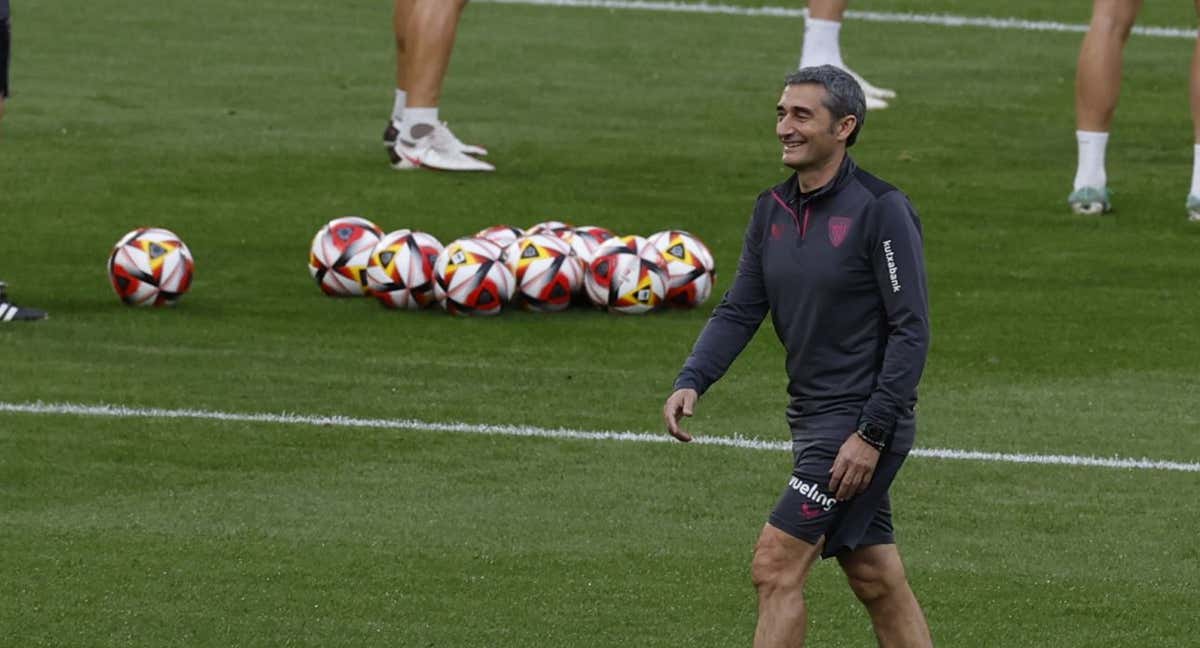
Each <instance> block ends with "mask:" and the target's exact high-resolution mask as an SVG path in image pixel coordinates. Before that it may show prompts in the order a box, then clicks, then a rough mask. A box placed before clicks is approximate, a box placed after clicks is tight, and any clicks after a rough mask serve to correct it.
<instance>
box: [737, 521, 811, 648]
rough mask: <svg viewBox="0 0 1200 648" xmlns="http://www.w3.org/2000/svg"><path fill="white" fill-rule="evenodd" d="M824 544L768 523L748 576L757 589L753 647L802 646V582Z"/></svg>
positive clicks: (804, 622) (803, 617)
mask: <svg viewBox="0 0 1200 648" xmlns="http://www.w3.org/2000/svg"><path fill="white" fill-rule="evenodd" d="M823 544H824V543H823V542H820V543H818V544H816V545H812V544H809V543H807V542H804V541H803V540H800V539H798V538H795V537H792V536H790V535H788V534H786V533H784V532H783V531H780V530H779V529H776V528H775V527H773V526H771V525H770V524H767V525H764V526H763V530H762V533H761V534H760V535H759V537H758V543H757V544H756V545H755V547H754V561H753V563H752V564H751V570H750V571H751V578H752V580H753V581H754V587H755V588H756V589H757V590H758V627H757V628H755V631H754V648H799V647H800V646H803V645H804V631H805V625H806V623H807V614H806V612H805V609H804V583H805V581H807V580H808V573H809V571H810V570H811V569H812V566H813V563H814V562H816V560H817V558H818V557H819V556H820V555H821V547H822V545H823Z"/></svg>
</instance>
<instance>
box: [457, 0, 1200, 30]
mask: <svg viewBox="0 0 1200 648" xmlns="http://www.w3.org/2000/svg"><path fill="white" fill-rule="evenodd" d="M475 1H476V2H486V3H491V4H511V5H532V6H539V7H579V8H592V9H620V10H632V11H668V12H675V13H695V14H722V15H729V16H770V17H780V18H803V17H804V15H805V13H806V12H807V10H806V9H797V8H793V7H740V6H736V5H725V4H709V3H707V2H700V3H691V2H669V1H662V0H475ZM845 17H846V18H849V19H851V20H862V21H865V22H882V23H909V24H917V25H936V26H939V27H982V28H985V29H1015V30H1019V31H1048V32H1071V33H1080V32H1086V31H1087V28H1088V27H1087V25H1081V24H1075V23H1061V22H1052V21H1045V20H1024V19H1022V18H993V17H989V16H957V15H954V14H918V13H894V12H889V11H857V10H854V9H850V10H847V11H846V13H845ZM1133 33H1135V34H1138V35H1141V36H1153V37H1157V38H1196V30H1194V29H1184V28H1180V27H1142V26H1140V25H1138V26H1134V28H1133Z"/></svg>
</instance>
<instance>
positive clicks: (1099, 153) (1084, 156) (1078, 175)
mask: <svg viewBox="0 0 1200 648" xmlns="http://www.w3.org/2000/svg"><path fill="white" fill-rule="evenodd" d="M1075 141H1077V142H1079V166H1077V167H1076V168H1075V189H1081V188H1083V187H1095V188H1097V189H1099V188H1101V187H1105V186H1107V185H1108V175H1107V174H1106V173H1105V172H1104V151H1105V150H1106V149H1107V148H1108V133H1097V132H1095V131H1081V130H1077V131H1075ZM1193 184H1195V182H1194V181H1193Z"/></svg>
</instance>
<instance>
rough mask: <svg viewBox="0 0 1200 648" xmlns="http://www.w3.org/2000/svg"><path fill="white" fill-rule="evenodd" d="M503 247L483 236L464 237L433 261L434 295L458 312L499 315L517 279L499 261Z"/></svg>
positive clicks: (450, 245) (459, 313) (454, 242)
mask: <svg viewBox="0 0 1200 648" xmlns="http://www.w3.org/2000/svg"><path fill="white" fill-rule="evenodd" d="M500 253H501V250H500V248H499V247H497V246H496V244H495V243H492V242H491V241H488V240H487V239H482V238H461V239H458V240H456V241H453V242H452V243H450V244H449V245H447V246H446V248H445V249H443V250H442V252H441V253H440V254H439V255H438V257H437V261H436V262H435V263H434V267H433V276H434V295H436V297H437V300H438V301H439V302H441V304H442V307H443V308H445V309H446V311H447V312H450V313H453V314H455V315H496V314H498V313H500V312H501V311H502V310H503V309H504V305H505V304H507V303H508V301H509V300H510V299H512V296H513V291H514V290H515V288H516V279H514V278H513V274H512V272H511V271H510V270H509V269H508V268H507V267H506V266H505V265H504V263H503V262H502V261H500Z"/></svg>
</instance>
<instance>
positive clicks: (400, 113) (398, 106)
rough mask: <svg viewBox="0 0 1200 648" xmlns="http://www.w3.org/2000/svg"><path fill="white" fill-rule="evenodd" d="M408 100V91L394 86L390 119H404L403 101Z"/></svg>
mask: <svg viewBox="0 0 1200 648" xmlns="http://www.w3.org/2000/svg"><path fill="white" fill-rule="evenodd" d="M405 101H408V93H407V92H405V91H403V90H401V89H400V88H396V100H395V102H394V103H392V121H401V120H403V119H404V102H405Z"/></svg>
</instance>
